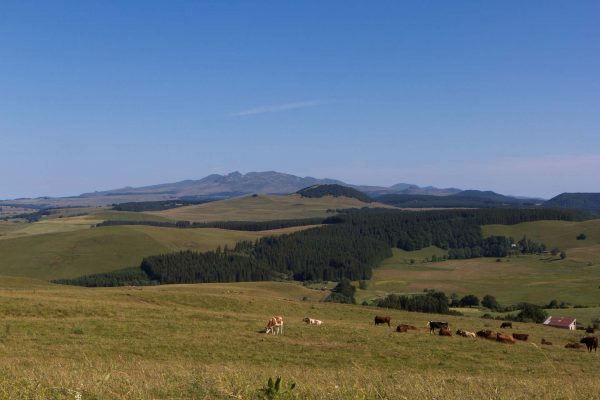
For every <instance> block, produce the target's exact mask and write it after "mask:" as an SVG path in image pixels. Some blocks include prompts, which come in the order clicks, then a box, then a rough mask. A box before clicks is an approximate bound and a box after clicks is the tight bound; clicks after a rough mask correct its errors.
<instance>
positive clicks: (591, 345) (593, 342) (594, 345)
mask: <svg viewBox="0 0 600 400" xmlns="http://www.w3.org/2000/svg"><path fill="white" fill-rule="evenodd" d="M579 343H585V347H587V349H588V351H589V352H590V353H591V352H592V350H594V351H598V338H597V337H596V336H586V337H584V338H583V339H581V340H580V341H579Z"/></svg>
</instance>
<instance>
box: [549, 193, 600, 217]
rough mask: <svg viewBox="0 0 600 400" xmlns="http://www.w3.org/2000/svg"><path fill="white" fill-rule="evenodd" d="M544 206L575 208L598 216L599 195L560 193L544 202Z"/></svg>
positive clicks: (599, 209) (599, 207)
mask: <svg viewBox="0 0 600 400" xmlns="http://www.w3.org/2000/svg"><path fill="white" fill-rule="evenodd" d="M544 206H545V207H562V208H575V209H578V210H586V211H590V212H592V213H594V214H595V215H600V193H562V194H559V195H558V196H556V197H553V198H552V199H550V200H548V201H547V202H545V203H544Z"/></svg>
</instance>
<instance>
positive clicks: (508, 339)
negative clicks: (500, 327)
mask: <svg viewBox="0 0 600 400" xmlns="http://www.w3.org/2000/svg"><path fill="white" fill-rule="evenodd" d="M496 340H497V341H498V342H500V343H505V344H515V339H513V337H512V336H507V335H503V334H501V333H496Z"/></svg>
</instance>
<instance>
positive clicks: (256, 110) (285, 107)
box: [230, 99, 333, 117]
mask: <svg viewBox="0 0 600 400" xmlns="http://www.w3.org/2000/svg"><path fill="white" fill-rule="evenodd" d="M331 103H333V100H323V99H321V100H307V101H297V102H294V103H284V104H273V105H269V106H259V107H252V108H248V109H246V110H242V111H238V112H235V113H231V114H230V116H233V117H241V116H245V115H256V114H266V113H274V112H280V111H289V110H299V109H301V108H311V107H317V106H322V105H325V104H331Z"/></svg>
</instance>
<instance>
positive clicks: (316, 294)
mask: <svg viewBox="0 0 600 400" xmlns="http://www.w3.org/2000/svg"><path fill="white" fill-rule="evenodd" d="M322 296H323V292H321V291H315V290H311V289H307V288H304V287H302V286H300V285H297V284H293V283H274V282H264V283H244V284H200V285H173V286H159V287H143V288H99V289H86V288H78V287H63V286H59V285H51V284H47V283H44V282H42V281H35V280H29V279H23V278H0V316H1V317H2V319H1V321H2V322H0V354H1V357H0V365H1V366H2V368H1V371H2V372H1V373H0V396H1V397H4V398H11V399H19V398H21V399H47V398H56V399H73V398H76V395H77V394H78V393H79V394H81V396H82V398H83V399H114V398H128V399H129V398H136V399H155V398H238V399H246V398H260V397H258V396H257V389H259V388H261V387H263V386H264V385H265V383H266V381H267V379H268V378H269V377H274V376H277V375H281V376H282V377H283V380H284V383H285V382H292V381H293V382H295V383H296V384H297V388H296V389H295V390H294V391H293V392H292V394H294V398H298V399H328V398H329V399H340V398H344V399H370V398H389V399H395V398H398V399H403V398H405V399H408V398H459V397H462V398H487V399H515V398H523V399H525V398H527V399H534V398H540V399H547V398H566V399H570V398H572V399H575V398H594V396H596V395H597V393H598V392H599V391H600V381H599V380H598V379H597V371H598V367H600V358H599V357H600V356H599V355H598V354H588V353H586V352H584V351H582V350H569V349H564V348H563V346H564V344H565V343H567V342H568V341H575V340H578V339H579V338H580V336H581V334H580V333H579V332H569V331H564V330H558V329H552V328H544V327H541V326H538V325H529V324H516V326H515V329H514V331H517V332H526V333H529V334H530V335H531V336H530V340H531V342H527V343H524V342H520V343H516V344H515V345H503V344H500V343H497V342H492V341H488V340H483V339H477V340H474V339H466V338H462V337H457V336H453V337H440V336H438V335H429V334H428V333H426V329H425V325H426V322H427V320H429V319H435V320H439V319H440V318H443V319H446V320H448V321H449V322H450V328H451V330H452V332H453V333H454V331H455V330H456V329H457V328H463V329H467V330H470V331H476V330H478V329H482V328H489V329H492V330H498V324H499V322H497V321H487V320H482V319H477V318H464V317H462V318H461V317H448V318H446V317H441V316H439V315H435V316H434V315H427V314H419V313H407V312H401V311H396V310H386V309H377V308H373V307H363V306H352V305H338V304H330V303H320V302H318V300H319V299H320V298H321V297H322ZM302 299H304V300H302ZM377 314H379V315H389V316H391V318H392V327H391V328H388V327H387V326H377V327H375V326H373V317H374V315H377ZM272 315H282V316H283V317H284V321H285V327H284V334H283V336H280V337H276V336H271V335H265V334H264V333H262V331H263V329H264V326H265V324H266V321H267V319H268V318H269V317H270V316H272ZM305 316H309V317H312V318H318V319H321V320H323V321H324V322H323V325H321V326H308V325H306V324H305V323H304V322H302V318H303V317H305ZM399 323H408V324H411V325H415V326H417V327H419V328H420V329H419V330H418V331H411V332H408V333H396V332H394V329H395V326H396V325H397V324H399ZM505 333H510V332H505ZM541 338H545V339H546V340H549V341H552V342H553V343H555V345H554V346H544V347H542V346H541V345H540V341H541ZM557 393H559V394H560V395H559V396H557Z"/></svg>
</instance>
